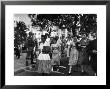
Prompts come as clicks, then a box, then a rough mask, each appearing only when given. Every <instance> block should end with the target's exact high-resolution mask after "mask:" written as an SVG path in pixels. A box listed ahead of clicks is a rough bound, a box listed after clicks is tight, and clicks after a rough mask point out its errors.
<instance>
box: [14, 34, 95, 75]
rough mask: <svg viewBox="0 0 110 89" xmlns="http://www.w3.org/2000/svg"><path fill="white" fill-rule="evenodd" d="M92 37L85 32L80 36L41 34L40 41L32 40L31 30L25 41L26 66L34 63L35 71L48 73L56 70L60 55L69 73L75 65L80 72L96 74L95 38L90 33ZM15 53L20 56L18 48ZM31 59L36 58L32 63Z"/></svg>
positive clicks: (69, 73)
mask: <svg viewBox="0 0 110 89" xmlns="http://www.w3.org/2000/svg"><path fill="white" fill-rule="evenodd" d="M92 36H93V39H89V37H88V35H87V34H82V35H81V36H71V35H68V37H63V36H62V37H58V36H55V37H50V35H49V34H45V35H42V36H41V42H38V41H37V39H34V40H33V34H32V32H30V33H29V36H28V37H27V41H26V52H27V55H26V66H28V65H29V62H28V61H29V60H31V64H35V65H36V71H37V72H39V73H42V74H43V75H44V74H49V73H51V72H52V71H58V69H59V66H60V62H61V60H63V59H62V55H65V57H66V58H67V59H68V66H69V71H68V75H71V73H72V69H73V71H76V70H74V69H75V67H76V66H78V67H80V69H81V72H82V73H83V72H86V73H88V75H90V76H96V75H97V38H96V34H95V35H94V33H93V34H92ZM15 54H16V56H17V57H18V58H20V54H19V50H17V49H16V50H15ZM33 59H36V62H35V63H34V61H33Z"/></svg>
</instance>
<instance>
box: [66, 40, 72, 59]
mask: <svg viewBox="0 0 110 89" xmlns="http://www.w3.org/2000/svg"><path fill="white" fill-rule="evenodd" d="M70 44H71V39H70V38H69V39H68V41H67V58H69V57H70Z"/></svg>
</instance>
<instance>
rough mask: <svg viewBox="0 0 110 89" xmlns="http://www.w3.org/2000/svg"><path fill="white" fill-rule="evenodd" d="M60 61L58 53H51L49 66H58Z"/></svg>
mask: <svg viewBox="0 0 110 89" xmlns="http://www.w3.org/2000/svg"><path fill="white" fill-rule="evenodd" d="M60 59H61V54H60V52H58V53H53V54H52V60H51V65H60Z"/></svg>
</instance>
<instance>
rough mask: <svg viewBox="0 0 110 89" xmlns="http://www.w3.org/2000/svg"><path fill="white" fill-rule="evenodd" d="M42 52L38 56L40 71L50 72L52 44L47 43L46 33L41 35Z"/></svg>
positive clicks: (40, 48) (43, 72)
mask: <svg viewBox="0 0 110 89" xmlns="http://www.w3.org/2000/svg"><path fill="white" fill-rule="evenodd" d="M41 40H42V42H41V43H40V47H39V50H40V54H39V56H38V73H42V74H43V75H44V74H46V75H47V74H49V73H50V72H51V60H50V56H49V52H50V45H49V44H47V43H46V35H42V36H41Z"/></svg>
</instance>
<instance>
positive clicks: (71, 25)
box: [29, 14, 97, 35]
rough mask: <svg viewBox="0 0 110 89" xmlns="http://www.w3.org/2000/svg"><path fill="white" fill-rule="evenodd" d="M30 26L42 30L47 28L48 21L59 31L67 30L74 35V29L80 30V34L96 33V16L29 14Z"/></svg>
mask: <svg viewBox="0 0 110 89" xmlns="http://www.w3.org/2000/svg"><path fill="white" fill-rule="evenodd" d="M29 17H30V18H31V21H32V25H33V26H37V25H39V26H40V27H42V29H44V28H45V27H46V26H47V28H48V27H49V21H50V22H51V23H52V25H56V26H59V28H60V29H65V28H66V29H67V30H68V31H69V32H70V31H72V33H73V35H76V29H80V31H79V32H80V33H81V34H82V33H83V32H85V33H87V34H88V33H90V32H96V31H97V15H96V14H39V15H35V14H29Z"/></svg>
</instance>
